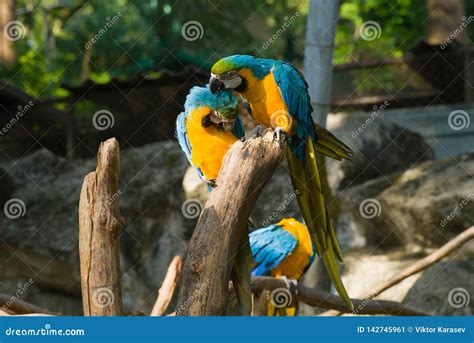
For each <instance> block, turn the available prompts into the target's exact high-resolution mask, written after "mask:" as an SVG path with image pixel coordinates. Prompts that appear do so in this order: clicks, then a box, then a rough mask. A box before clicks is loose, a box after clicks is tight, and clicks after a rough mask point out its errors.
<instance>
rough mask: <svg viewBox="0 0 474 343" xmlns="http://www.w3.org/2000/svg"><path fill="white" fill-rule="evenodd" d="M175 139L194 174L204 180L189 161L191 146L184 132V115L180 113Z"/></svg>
mask: <svg viewBox="0 0 474 343" xmlns="http://www.w3.org/2000/svg"><path fill="white" fill-rule="evenodd" d="M176 137H177V138H178V142H179V145H180V146H181V150H183V152H184V154H185V155H186V158H187V159H188V161H189V163H190V164H191V165H192V166H193V168H194V169H195V170H196V172H197V173H198V175H199V178H200V179H201V180H204V175H203V173H202V171H201V169H199V168H198V167H196V166H195V165H194V164H193V162H192V161H191V144H190V143H189V140H188V134H187V131H186V114H185V113H184V112H181V113H180V114H179V115H178V118H177V119H176Z"/></svg>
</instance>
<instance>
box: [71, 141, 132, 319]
mask: <svg viewBox="0 0 474 343" xmlns="http://www.w3.org/2000/svg"><path fill="white" fill-rule="evenodd" d="M119 169H120V152H119V144H118V142H117V140H116V139H115V138H111V139H109V140H107V141H105V142H104V143H101V145H100V147H99V153H98V156H97V169H96V171H95V172H92V173H89V174H88V175H87V176H86V177H85V179H84V184H83V185H82V190H81V197H80V201H79V257H80V265H81V286H82V301H83V307H84V315H85V316H117V315H121V314H122V297H121V287H120V251H119V248H120V247H119V237H120V230H121V227H122V226H123V218H122V216H121V215H120V210H119V205H118V197H119V195H120V194H121V192H120V191H119V190H118V177H119Z"/></svg>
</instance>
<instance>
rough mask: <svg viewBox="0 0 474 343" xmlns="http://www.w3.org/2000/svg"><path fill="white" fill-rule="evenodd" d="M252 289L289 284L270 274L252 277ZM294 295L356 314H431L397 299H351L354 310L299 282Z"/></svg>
mask: <svg viewBox="0 0 474 343" xmlns="http://www.w3.org/2000/svg"><path fill="white" fill-rule="evenodd" d="M251 287H252V291H253V292H257V293H259V292H262V291H263V290H265V289H266V290H269V291H273V290H275V289H286V288H287V285H286V283H285V281H283V280H282V279H276V278H273V277H268V276H259V277H256V278H253V279H252V284H251ZM290 291H291V294H292V296H293V297H294V298H295V299H296V300H298V301H301V302H304V303H306V304H308V305H310V306H314V307H321V308H331V309H337V310H339V311H342V312H344V313H354V314H372V315H373V314H383V315H392V316H429V315H430V314H429V313H427V312H423V311H420V310H417V309H414V308H412V307H410V306H407V305H404V304H401V303H399V302H396V301H386V300H370V301H366V300H361V299H351V300H352V303H353V304H354V311H350V310H349V309H348V308H347V307H346V306H345V305H344V302H343V301H342V299H341V297H339V296H338V295H334V294H331V293H327V292H323V291H319V290H316V289H312V288H309V287H305V286H303V285H301V284H298V285H297V286H296V288H295V289H290Z"/></svg>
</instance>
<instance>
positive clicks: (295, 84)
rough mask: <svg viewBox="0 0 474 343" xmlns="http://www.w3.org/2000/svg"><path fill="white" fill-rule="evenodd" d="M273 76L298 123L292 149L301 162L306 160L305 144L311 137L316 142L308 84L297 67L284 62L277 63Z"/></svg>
mask: <svg viewBox="0 0 474 343" xmlns="http://www.w3.org/2000/svg"><path fill="white" fill-rule="evenodd" d="M273 76H274V78H275V82H276V83H277V86H278V88H279V89H280V92H281V95H282V97H283V100H284V101H285V103H286V106H287V107H288V111H289V112H290V115H291V116H293V117H295V119H296V121H297V123H298V126H297V127H296V135H295V136H296V137H293V139H292V142H291V148H292V150H293V151H294V152H295V154H296V156H297V157H298V158H299V159H300V160H304V143H305V142H306V140H307V139H308V138H309V137H312V138H313V139H315V140H316V130H315V128H314V124H313V118H312V117H311V113H312V111H313V109H312V107H311V101H310V98H309V93H308V84H307V83H306V81H305V80H304V78H303V76H302V75H301V74H300V73H299V72H298V70H297V69H296V68H295V67H293V66H292V65H291V64H289V63H287V62H284V61H275V64H274V67H273Z"/></svg>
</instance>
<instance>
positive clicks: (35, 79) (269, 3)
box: [0, 0, 474, 96]
mask: <svg viewBox="0 0 474 343" xmlns="http://www.w3.org/2000/svg"><path fill="white" fill-rule="evenodd" d="M15 3H16V5H15V6H16V15H17V18H16V19H17V20H19V21H21V22H22V23H23V24H24V25H25V27H26V28H27V34H26V36H25V37H24V38H23V39H21V40H18V41H16V42H14V48H15V50H16V53H17V56H18V59H17V62H16V65H14V66H12V67H11V68H9V69H8V70H6V71H5V70H3V71H1V72H0V77H1V78H7V79H11V80H12V81H13V82H14V83H16V84H17V85H18V86H20V87H21V88H23V89H25V90H26V91H27V92H28V93H31V94H34V95H41V96H58V95H64V94H65V91H64V90H62V89H61V87H60V85H61V84H64V83H66V84H70V85H77V84H80V83H81V82H83V81H85V80H86V79H89V78H90V79H92V80H94V81H96V82H108V81H109V80H111V79H112V78H122V79H128V78H132V77H134V76H135V75H137V74H138V73H151V72H153V71H154V70H155V71H157V70H159V69H160V68H162V67H166V68H171V69H175V70H181V69H182V68H183V67H184V66H186V65H188V64H194V65H196V66H199V67H202V68H209V67H210V65H211V64H212V63H213V62H214V61H215V60H216V59H218V58H219V57H222V56H225V55H230V54H235V53H244V54H245V53H248V54H253V55H256V56H260V57H271V58H284V59H287V60H290V61H293V62H295V63H297V64H301V63H302V58H303V54H304V39H305V29H306V19H307V13H308V2H307V0H287V1H279V0H263V1H255V0H239V1H230V0H226V1H222V0H179V1H175V0H114V1H103V0H90V1H85V0H18V1H16V2H15ZM466 6H467V8H466V13H472V9H473V8H472V7H473V6H474V5H473V4H470V2H469V1H466ZM469 11H470V12H469ZM425 17H426V13H425V2H424V1H418V0H399V1H386V0H345V1H343V2H342V4H341V8H340V20H339V22H338V26H337V35H336V50H335V55H334V60H335V63H345V62H351V61H362V60H373V59H380V58H387V57H393V56H401V55H402V54H403V53H404V51H406V50H407V49H408V48H409V47H410V46H412V45H414V44H415V43H416V42H417V41H418V40H419V39H420V38H421V37H422V36H423V35H424V31H425ZM193 21H194V22H198V23H199V25H201V26H202V32H198V35H199V37H201V36H202V37H201V38H199V37H198V39H195V40H194V39H185V38H186V37H184V35H183V27H185V26H186V24H187V23H190V22H193ZM367 21H375V22H377V23H378V24H379V25H380V27H381V34H380V37H379V38H378V39H376V40H373V41H366V40H363V39H361V37H360V34H359V28H360V27H361V25H363V23H364V22H367ZM469 30H470V32H471V34H472V32H473V31H472V30H474V26H473V25H471V27H469Z"/></svg>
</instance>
